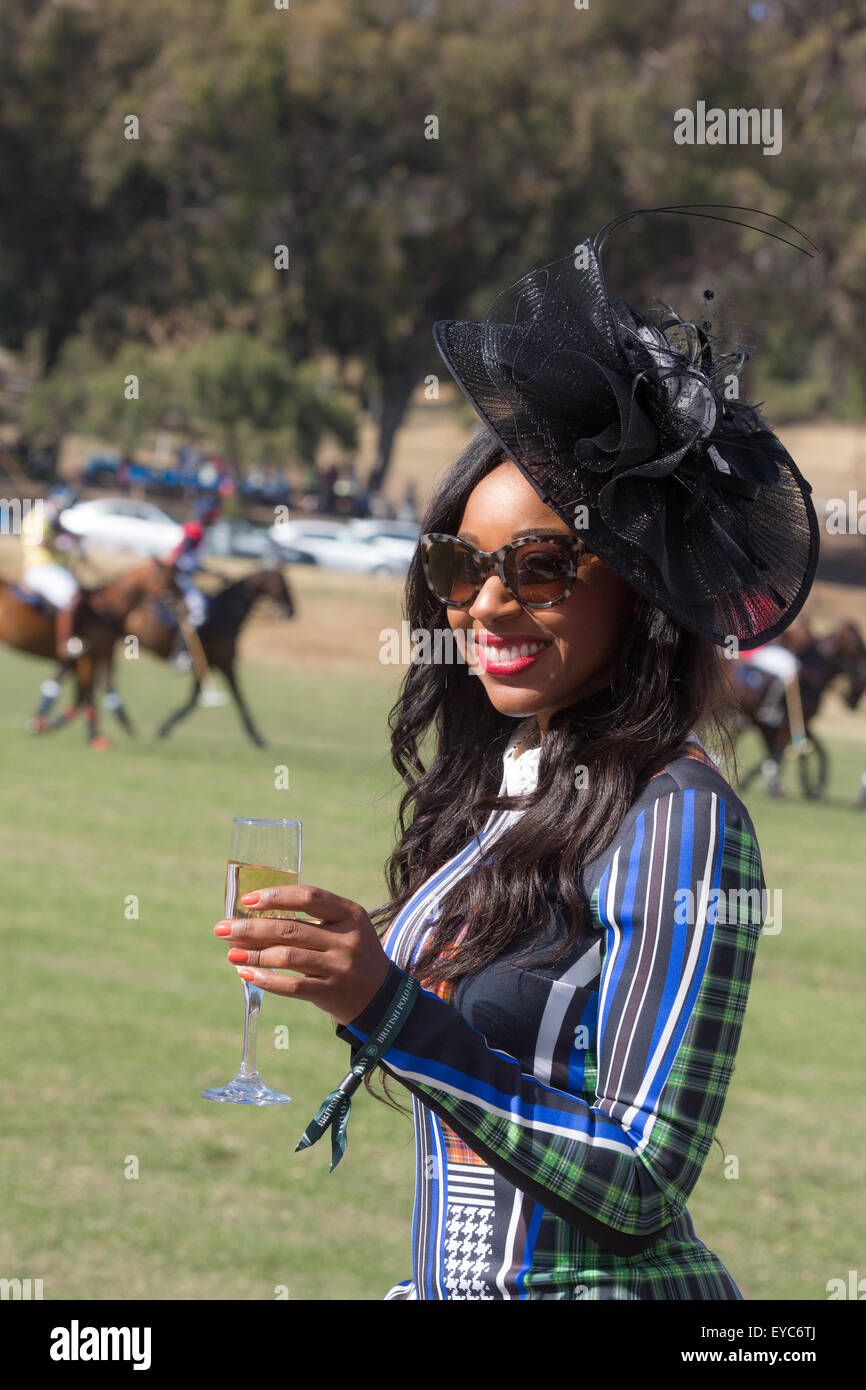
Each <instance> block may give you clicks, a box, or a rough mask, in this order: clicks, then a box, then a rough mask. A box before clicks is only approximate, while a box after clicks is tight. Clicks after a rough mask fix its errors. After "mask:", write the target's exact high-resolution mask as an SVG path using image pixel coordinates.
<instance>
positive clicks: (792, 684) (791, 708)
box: [785, 675, 814, 757]
mask: <svg viewBox="0 0 866 1390" xmlns="http://www.w3.org/2000/svg"><path fill="white" fill-rule="evenodd" d="M785 704H786V705H787V707H788V724H789V726H790V729H791V742H790V744H789V745H788V749H787V751H788V752H790V753H793V754H794V755H795V756H797V757H802V756H803V755H804V754H806V753H811V751H812V748H813V746H814V745H813V743H812V740H811V739H810V738H809V737H808V735H807V734H806V721H805V719H804V718H803V702H802V700H801V698H800V681H799V678H798V677H797V676H796V675H793V676H792V677H791V679H790V680H788V681H785Z"/></svg>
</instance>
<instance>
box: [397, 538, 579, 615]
mask: <svg viewBox="0 0 866 1390" xmlns="http://www.w3.org/2000/svg"><path fill="white" fill-rule="evenodd" d="M419 544H420V547H421V563H422V566H423V568H424V577H425V578H426V580H427V583H428V584H429V586H430V588H431V589H432V590H433V593H434V594H435V595H436V597H437V598H438V599H441V600H442V602H443V603H445V604H447V605H448V607H449V608H468V607H469V605H470V604H472V603H474V602H475V600H476V598H477V597H478V595H479V593H480V592H481V588H482V586H483V585H484V583H485V582H486V580H487V577H488V575H491V574H494V573H495V574H497V575H498V576H499V579H500V581H501V582H502V584H503V585H504V586H505V588H506V589H507V590H508V592H509V594H511V596H512V598H516V599H517V602H518V603H521V604H524V605H525V606H526V607H527V608H552V607H553V605H554V604H555V603H562V601H563V599H566V598H568V596H569V594H570V593H571V591H572V589H573V588H574V581H575V579H576V578H577V562H578V558H579V556H581V555H584V554H586V553H588V552H587V548H586V545H585V544H584V542H583V541H582V540H581V539H580V537H579V536H566V535H562V536H558V535H557V536H551V535H538V536H534V535H527V536H520V537H519V538H518V539H517V540H514V541H509V542H508V544H507V545H503V546H501V547H500V549H499V550H478V549H477V548H476V547H475V546H474V545H470V544H469V542H468V541H462V540H459V539H458V538H457V537H456V536H446V535H442V534H440V533H439V532H437V531H428V532H427V534H426V535H423V536H422V537H421V539H420V542H419Z"/></svg>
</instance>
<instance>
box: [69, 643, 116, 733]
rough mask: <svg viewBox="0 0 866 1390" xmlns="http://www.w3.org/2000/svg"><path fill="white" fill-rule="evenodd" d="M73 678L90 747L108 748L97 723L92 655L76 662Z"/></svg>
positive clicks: (97, 713)
mask: <svg viewBox="0 0 866 1390" xmlns="http://www.w3.org/2000/svg"><path fill="white" fill-rule="evenodd" d="M75 679H76V682H77V685H78V708H79V709H81V710H83V711H84V721H85V729H86V734H87V740H88V742H89V744H90V747H91V748H94V749H97V750H98V751H99V752H101V751H102V750H103V749H105V748H108V746H109V744H108V739H107V738H106V737H105V735H104V734H101V733H100V732H99V728H98V723H97V721H98V715H99V711H98V710H97V708H96V697H95V691H94V686H95V684H96V672H95V668H94V662H93V658H92V657H90V656H84V657H81V658H80V659H79V660H78V661H77V662H76V666H75Z"/></svg>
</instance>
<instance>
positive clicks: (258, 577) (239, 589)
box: [109, 566, 295, 748]
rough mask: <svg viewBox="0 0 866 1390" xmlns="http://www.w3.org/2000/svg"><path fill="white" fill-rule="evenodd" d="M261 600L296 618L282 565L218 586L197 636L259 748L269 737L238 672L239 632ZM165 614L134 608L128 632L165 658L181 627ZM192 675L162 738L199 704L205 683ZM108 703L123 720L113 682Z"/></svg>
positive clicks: (150, 606) (149, 608) (152, 605)
mask: <svg viewBox="0 0 866 1390" xmlns="http://www.w3.org/2000/svg"><path fill="white" fill-rule="evenodd" d="M259 599H270V600H271V601H272V602H273V603H275V604H276V605H277V607H278V609H279V610H280V612H281V613H282V614H283V616H284V617H286V618H292V617H294V613H295V605H294V601H293V599H292V595H291V591H290V590H289V587H288V585H287V583H286V581H285V578H284V577H283V573H282V570H281V569H280V568H279V566H270V567H269V568H267V569H263V570H257V571H256V573H255V574H250V575H247V577H246V578H245V579H239V580H237V581H236V582H235V583H233V584H228V585H227V586H226V587H225V588H224V589H220V590H219V592H218V593H216V594H214V595H213V596H212V597H211V598H210V600H209V603H208V613H207V617H206V618H205V621H204V622H203V623H202V625H201V627H199V628H197V629H196V636H197V637H198V639H199V641H200V643H201V646H202V650H203V652H204V655H205V659H206V661H207V664H208V666H210V667H211V669H212V670H214V671H219V672H221V674H222V675H223V676H224V677H225V680H226V684H227V685H228V688H229V690H230V691H231V693H232V697H233V699H234V702H235V705H236V707H237V711H238V714H239V715H240V717H241V722H242V724H243V726H244V728H245V729H246V732H247V734H248V735H249V737H250V738H251V739H252V741H253V743H255V744H257V745H258V747H259V748H263V747H264V746H265V740H264V739H263V738H262V736H261V734H260V733H259V731H258V729H257V728H256V726H255V724H254V723H253V720H252V717H251V715H250V712H249V710H248V709H247V706H246V703H245V701H244V698H243V695H242V694H241V691H240V688H239V686H238V680H237V676H236V674H235V657H236V653H237V642H238V634H239V633H240V630H241V627H242V626H243V624H244V623H245V622H246V620H247V618H248V617H249V614H250V612H251V610H252V608H253V605H254V604H256V603H257V602H258V601H259ZM167 616H168V615H163V614H161V613H160V611H159V607H158V605H157V604H155V603H153V602H151V603H148V604H145V605H142V606H141V607H140V608H138V609H135V610H134V611H133V612H132V613H130V615H129V618H128V621H127V628H126V630H127V633H129V634H130V635H132V636H136V637H137V638H138V640H139V644H140V645H141V646H142V647H144V648H145V649H146V650H147V651H151V652H153V653H154V654H155V655H156V656H159V657H161V658H162V659H163V660H168V659H169V657H170V656H171V654H172V651H173V649H174V647H175V643H176V639H177V628H176V626H175V625H174V624H172V623H170V622H167V621H166V617H167ZM191 674H192V688H191V690H190V694H189V699H188V700H186V701H184V703H183V704H182V705H181V706H180V707H179V709H176V710H175V711H174V713H173V714H171V715H169V717H168V718H167V719H166V720H165V721H164V722H163V723H162V724H161V725H160V727H159V730H158V736H159V737H160V738H165V737H166V735H167V734H169V733H170V732H171V730H172V729H173V728H174V726H175V724H178V723H180V721H181V720H182V719H185V718H186V717H187V715H189V714H191V713H192V711H193V710H194V709H195V707H196V704H197V701H198V696H199V692H200V690H201V683H200V681H199V677H198V674H197V673H196V672H195V671H193V672H192V673H191ZM112 697H113V698H112ZM109 703H110V704H111V705H112V707H113V708H114V711H115V714H116V715H117V717H118V718H119V719H121V720H122V719H123V713H124V711H123V702H122V700H121V699H120V696H119V695H118V694H117V692H116V691H115V690H114V688H113V686H110V687H109Z"/></svg>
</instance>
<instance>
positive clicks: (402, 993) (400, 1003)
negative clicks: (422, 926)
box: [295, 975, 419, 1173]
mask: <svg viewBox="0 0 866 1390" xmlns="http://www.w3.org/2000/svg"><path fill="white" fill-rule="evenodd" d="M418 989H419V985H418V981H417V980H416V979H415V978H414V977H413V976H412V975H406V976H405V978H404V979H403V981H402V982H401V984H400V988H399V989H398V990H397V993H396V994H395V995H394V997H393V999H392V1000H391V1003H390V1004H389V1005H388V1008H387V1009H386V1011H385V1013H384V1015H383V1017H382V1019H381V1021H380V1022H379V1024H378V1025H377V1027H376V1028H375V1029H374V1030H373V1032H372V1033H371V1034H370V1036H369V1037H368V1039H367V1041H366V1042H365V1043H362V1044H361V1046H360V1047H359V1048H358V1049H357V1051H356V1052H353V1053H352V1066H351V1070H350V1071H348V1072H347V1073H346V1075H345V1076H344V1077H343V1079H342V1081H341V1082H340V1084H339V1086H338V1087H337V1089H336V1091H329V1092H328V1094H327V1095H326V1096H325V1099H324V1100H323V1101H322V1104H321V1105H320V1106H319V1108H318V1110H317V1111H316V1113H315V1115H314V1116H313V1118H312V1120H310V1123H309V1124H308V1125H307V1128H306V1129H305V1130H304V1132H303V1134H302V1135H301V1137H300V1139H299V1140H298V1142H297V1144H296V1145H295V1153H297V1152H298V1150H299V1149H308V1148H309V1147H310V1145H311V1144H315V1143H316V1142H317V1140H319V1139H321V1137H322V1135H323V1134H324V1133H325V1131H326V1130H328V1129H330V1131H331V1167H330V1172H332V1173H333V1171H334V1169H335V1168H336V1166H337V1164H338V1163H339V1162H340V1159H341V1158H342V1157H343V1154H344V1153H345V1152H346V1147H347V1145H348V1143H349V1133H348V1127H349V1115H350V1114H351V1112H352V1101H351V1096H352V1095H354V1093H355V1091H357V1089H358V1087H359V1086H360V1084H361V1080H362V1078H363V1077H364V1076H366V1074H367V1072H368V1071H372V1070H373V1067H375V1066H376V1065H377V1064H378V1062H379V1059H380V1057H381V1056H382V1053H383V1052H386V1051H387V1049H388V1048H389V1047H390V1046H391V1045H392V1043H393V1041H394V1039H395V1038H396V1036H397V1034H398V1033H399V1031H400V1029H401V1028H402V1027H403V1024H404V1023H405V1022H406V1019H407V1017H408V1014H409V1010H410V1009H411V1007H412V1005H413V1004H414V1002H415V999H416V996H417V994H418Z"/></svg>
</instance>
